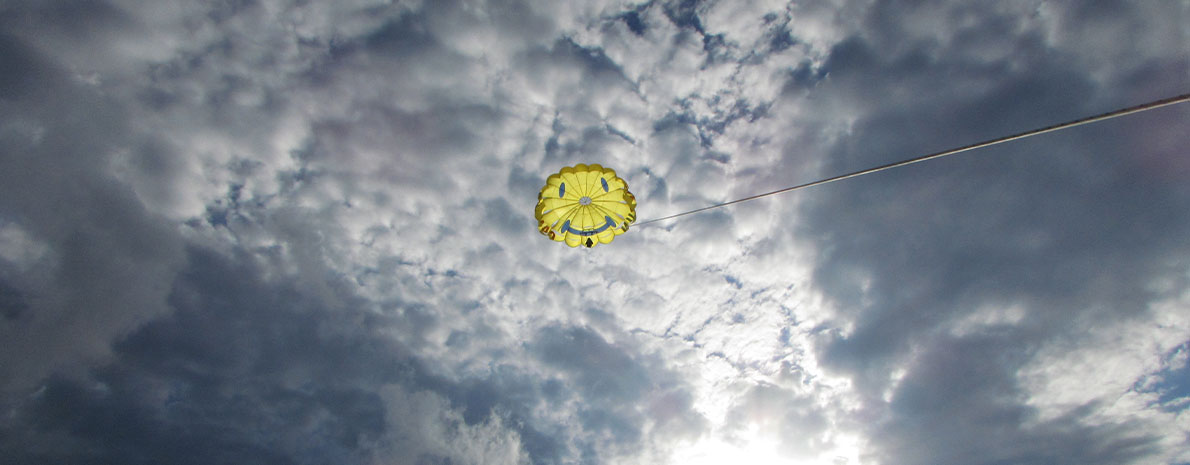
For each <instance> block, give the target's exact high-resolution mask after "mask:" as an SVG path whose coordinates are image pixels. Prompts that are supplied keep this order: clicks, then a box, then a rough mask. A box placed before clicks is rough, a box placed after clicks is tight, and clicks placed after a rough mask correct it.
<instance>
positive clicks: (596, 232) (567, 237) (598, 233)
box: [535, 94, 1190, 247]
mask: <svg viewBox="0 0 1190 465" xmlns="http://www.w3.org/2000/svg"><path fill="white" fill-rule="evenodd" d="M1187 101H1190V94H1181V95H1177V96H1174V97H1168V98H1163V99H1160V100H1154V101H1151V102H1148V103H1143V104H1140V105H1136V106H1131V107H1127V108H1121V109H1119V110H1113V111H1109V112H1107V113H1101V114H1098V115H1094V116H1088V117H1085V118H1080V119H1076V120H1073V121H1067V122H1065V123H1059V124H1055V125H1052V126H1046V127H1043V128H1039V129H1034V130H1031V131H1026V132H1022V133H1018V134H1013V135H1009V136H1004V137H1000V138H996V139H992V140H987V141H983V142H978V143H975V144H971V145H965V146H962V147H958V148H953V149H949V150H943V151H941V152H934V153H930V154H926V155H922V156H920V157H916V158H910V159H908V160H902V161H898V162H893V163H888V164H885V165H880V166H877V167H873V168H868V169H864V170H860V171H855V172H852V173H847V174H841V175H838V176H834V177H830V178H825V179H820V180H817V181H812V182H808V183H805V184H799V185H796V186H791V187H786V188H784V189H778V190H775V191H772V192H765V193H763V194H756V195H753V196H749V197H744V198H742V199H736V200H732V201H728V202H723V203H718V204H715V205H710V206H706V207H702V208H696V209H694V210H690V211H685V212H682V213H676V214H673V215H669V216H663V217H660V218H654V219H651V220H647V221H643V222H641V223H639V224H637V225H636V226H637V227H641V226H645V225H648V224H652V223H657V222H660V221H665V220H671V219H674V218H678V217H682V216H686V215H692V214H695V213H699V212H704V211H707V210H711V209H715V208H720V207H726V206H728V205H734V204H737V203H743V202H747V201H749V200H756V199H759V198H762V197H768V196H771V195H777V194H783V193H786V192H791V191H795V190H798V189H804V188H807V187H813V186H817V185H821V184H826V183H830V182H834V181H841V180H844V179H848V178H854V177H859V176H863V175H865V174H871V173H875V172H878V171H884V170H888V169H893V168H899V167H902V166H906V165H912V164H914V163H919V162H923V161H927V160H933V159H935V158H942V157H945V156H947V155H954V154H956V153H962V152H967V151H970V150H975V149H981V148H984V147H991V146H993V145H998V144H1002V143H1005V142H1011V141H1014V140H1020V139H1024V138H1027V137H1032V136H1036V135H1039V134H1045V133H1048V132H1055V131H1060V130H1063V129H1069V128H1073V127H1076V126H1082V125H1084V124H1090V123H1096V122H1099V121H1106V120H1109V119H1112V118H1116V117H1120V116H1125V115H1130V114H1133V113H1140V112H1143V111H1148V110H1153V109H1156V108H1161V107H1164V106H1169V105H1174V104H1178V103H1184V102H1187ZM568 170H569V171H568ZM588 171H590V173H591V174H590V175H588V174H587V173H588ZM580 172H581V173H580ZM605 172H606V173H605ZM574 173H580V174H574ZM561 176H571V177H573V176H582V177H583V178H582V179H584V180H586V179H588V176H589V177H590V180H591V181H590V182H587V183H586V184H590V186H592V187H591V189H594V188H596V187H602V188H603V192H609V191H608V190H607V189H608V184H606V183H607V182H608V181H606V180H607V179H614V180H615V182H616V183H617V184H616V186H617V189H620V190H619V192H622V193H623V195H617V196H616V197H615V198H614V199H613V198H611V197H608V198H606V199H605V198H601V199H600V200H599V201H598V203H595V204H592V200H591V199H594V198H595V197H588V196H587V194H581V193H576V192H573V191H572V193H571V194H570V195H569V196H567V195H565V192H564V191H563V190H562V189H561V188H560V185H561V186H564V184H565V183H563V182H561V179H562V178H561ZM595 179H602V180H604V183H603V184H602V185H595V183H597V182H598V181H594V180H595ZM577 180H578V178H575V180H574V181H571V182H572V185H573V183H574V182H575V181H577ZM584 188H586V187H584ZM597 190H598V189H594V190H592V192H595V191H597ZM555 191H557V192H555ZM555 194H556V195H555ZM600 194H601V195H602V193H600ZM571 197H573V198H571ZM583 199H588V200H587V202H586V203H583V202H582V201H583ZM604 204H606V205H608V206H610V205H616V210H615V212H617V213H616V214H615V215H613V214H607V215H593V214H590V213H589V212H588V210H592V209H600V210H602V209H604V207H602V206H601V205H604ZM543 208H544V211H543ZM555 208H556V209H557V210H553V209H555ZM563 208H564V209H565V210H564V209H563ZM551 212H555V213H552V214H551ZM535 213H536V217H537V220H538V229H539V231H541V233H542V234H544V235H546V236H548V237H549V238H550V239H553V240H556V241H565V242H566V243H567V244H568V245H570V246H571V247H575V246H578V245H585V246H587V247H592V246H593V245H595V244H596V243H604V244H606V243H608V242H611V241H612V239H614V237H615V236H617V235H620V234H623V233H624V232H626V231H628V225H629V224H631V223H632V222H633V220H634V219H635V218H636V199H635V198H633V197H632V194H631V193H629V192H628V184H627V183H626V182H624V181H623V180H622V179H620V178H619V177H616V174H615V171H612V170H611V169H606V168H603V167H602V166H599V165H590V166H589V167H588V165H581V164H580V165H577V166H575V167H568V168H564V169H563V170H562V172H560V173H558V174H555V175H552V176H550V179H549V181H548V182H547V183H546V186H545V187H543V188H542V190H541V193H539V194H538V204H537V209H536V212H535ZM613 216H615V218H613ZM572 218H577V219H578V220H572ZM600 220H602V221H600ZM574 221H582V223H576V222H574ZM559 224H560V226H559ZM578 224H582V226H576V225H578ZM592 237H595V238H597V239H594V240H593V239H592Z"/></svg>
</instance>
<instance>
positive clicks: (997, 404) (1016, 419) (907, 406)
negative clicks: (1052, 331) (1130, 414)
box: [875, 331, 1159, 464]
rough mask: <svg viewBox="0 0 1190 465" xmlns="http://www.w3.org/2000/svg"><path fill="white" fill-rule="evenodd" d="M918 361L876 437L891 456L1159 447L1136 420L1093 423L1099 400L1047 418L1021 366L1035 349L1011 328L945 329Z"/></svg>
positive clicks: (979, 458) (1058, 453) (1122, 454)
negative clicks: (959, 334) (965, 333)
mask: <svg viewBox="0 0 1190 465" xmlns="http://www.w3.org/2000/svg"><path fill="white" fill-rule="evenodd" d="M930 345H931V347H930V349H929V351H928V352H926V353H925V354H923V355H922V356H921V357H919V358H918V359H916V360H914V361H913V364H912V365H911V366H910V368H909V372H908V373H907V374H906V376H905V380H904V381H903V382H902V383H901V384H900V385H899V386H898V387H897V388H896V390H895V391H894V393H893V396H892V400H891V403H890V409H891V411H892V415H891V417H890V418H889V419H888V423H887V424H884V425H881V427H880V429H879V433H878V434H877V435H876V436H875V439H876V440H877V441H879V442H880V443H882V444H883V445H884V448H883V449H884V450H882V451H880V452H878V454H879V456H880V459H881V460H882V461H885V462H897V463H938V462H952V461H953V462H962V463H1022V464H1033V463H1036V464H1043V463H1055V464H1067V463H1068V464H1076V463H1096V464H1098V463H1102V464H1108V463H1131V462H1133V461H1136V460H1138V459H1141V458H1144V457H1145V456H1147V455H1149V454H1151V453H1153V452H1155V451H1156V450H1157V448H1156V444H1155V442H1156V440H1157V439H1159V438H1157V437H1155V436H1152V435H1149V434H1146V433H1143V432H1138V431H1137V429H1136V424H1134V423H1132V422H1122V423H1109V424H1101V425H1094V424H1087V423H1089V422H1087V419H1088V416H1089V415H1090V414H1091V413H1092V412H1094V410H1095V408H1096V407H1097V405H1087V406H1084V407H1083V408H1079V409H1075V410H1073V411H1071V412H1069V413H1068V414H1066V415H1063V416H1061V417H1058V418H1055V419H1051V420H1045V421H1040V420H1038V419H1037V418H1036V413H1035V412H1034V411H1033V410H1032V409H1031V408H1029V407H1026V406H1024V405H1021V399H1022V398H1024V397H1025V396H1026V394H1025V393H1023V392H1021V390H1020V389H1019V387H1018V386H1016V383H1015V382H1014V374H1015V372H1016V371H1017V370H1018V369H1019V368H1020V367H1021V365H1022V363H1024V362H1025V361H1026V360H1027V358H1028V356H1029V352H1030V350H1031V349H1030V348H1029V347H1028V346H1027V345H1022V344H1021V343H1020V341H1019V336H1018V335H1015V334H1013V333H1012V332H1011V331H1001V332H995V331H993V332H989V333H984V334H979V335H975V336H971V337H964V338H949V337H942V338H939V339H938V340H934V341H931V342H930Z"/></svg>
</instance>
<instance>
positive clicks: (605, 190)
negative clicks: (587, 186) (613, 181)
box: [599, 178, 607, 192]
mask: <svg viewBox="0 0 1190 465" xmlns="http://www.w3.org/2000/svg"><path fill="white" fill-rule="evenodd" d="M599 181H600V182H602V183H603V191H604V192H607V180H606V179H604V178H599Z"/></svg>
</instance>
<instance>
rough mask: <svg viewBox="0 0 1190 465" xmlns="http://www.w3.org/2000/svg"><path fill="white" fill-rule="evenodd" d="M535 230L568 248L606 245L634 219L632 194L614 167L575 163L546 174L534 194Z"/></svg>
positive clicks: (626, 228)
mask: <svg viewBox="0 0 1190 465" xmlns="http://www.w3.org/2000/svg"><path fill="white" fill-rule="evenodd" d="M534 216H536V217H537V230H538V231H540V232H541V234H542V235H544V236H546V237H548V238H550V239H553V240H555V241H558V242H565V243H566V245H569V246H571V247H578V246H579V245H583V246H586V247H594V246H595V244H607V243H609V242H611V241H612V240H613V239H615V238H616V236H618V235H620V234H624V233H625V232H627V231H628V225H629V224H631V223H632V222H633V221H636V197H633V196H632V193H631V192H628V183H627V182H624V180H623V179H620V178H619V177H618V176H616V172H615V170H612V169H611V168H604V167H602V166H600V165H599V164H591V165H584V164H581V163H580V164H578V165H574V166H568V167H566V168H562V171H560V172H558V173H556V174H552V175H550V177H549V179H548V180H546V182H545V187H542V188H541V192H539V193H538V194H537V209H536V210H535V211H534Z"/></svg>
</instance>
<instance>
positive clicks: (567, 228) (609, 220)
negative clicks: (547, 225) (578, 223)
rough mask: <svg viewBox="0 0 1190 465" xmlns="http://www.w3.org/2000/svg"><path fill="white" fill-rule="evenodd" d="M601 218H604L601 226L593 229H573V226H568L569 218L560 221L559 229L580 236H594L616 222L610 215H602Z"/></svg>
mask: <svg viewBox="0 0 1190 465" xmlns="http://www.w3.org/2000/svg"><path fill="white" fill-rule="evenodd" d="M603 219H604V220H606V222H604V223H603V226H600V227H598V228H595V229H575V228H572V227H570V220H566V222H564V223H562V229H561V231H562V232H563V233H566V232H571V233H574V234H578V235H580V236H594V235H596V234H599V233H601V232H604V231H606V230H607V228H611V227H614V226H615V225H616V222H615V221H612V217H610V216H604V217H603Z"/></svg>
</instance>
